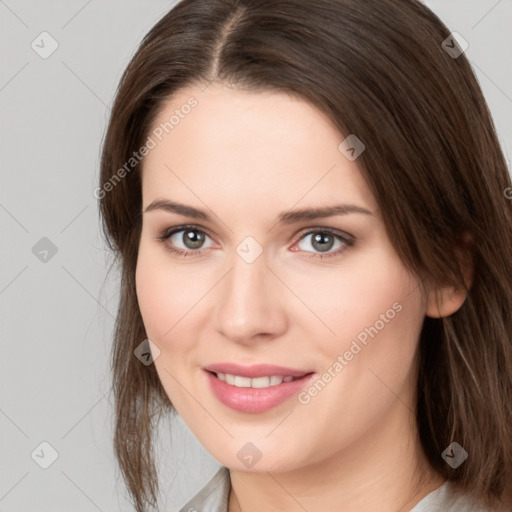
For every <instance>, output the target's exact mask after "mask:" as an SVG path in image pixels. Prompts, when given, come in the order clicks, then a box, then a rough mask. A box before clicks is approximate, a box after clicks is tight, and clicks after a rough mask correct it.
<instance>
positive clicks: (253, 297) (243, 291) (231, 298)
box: [216, 243, 286, 341]
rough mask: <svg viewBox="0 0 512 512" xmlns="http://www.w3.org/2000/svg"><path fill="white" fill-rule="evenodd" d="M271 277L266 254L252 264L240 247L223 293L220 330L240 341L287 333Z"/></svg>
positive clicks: (219, 313)
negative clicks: (280, 332)
mask: <svg viewBox="0 0 512 512" xmlns="http://www.w3.org/2000/svg"><path fill="white" fill-rule="evenodd" d="M240 245H241V248H242V249H243V248H246V246H244V244H243V243H242V244H240ZM272 277H273V276H272V273H271V272H270V270H269V269H268V268H267V261H266V258H265V255H264V254H263V253H261V254H260V255H259V256H258V257H256V258H255V259H254V260H251V258H247V257H246V254H245V253H244V252H243V251H240V247H239V248H238V250H237V253H236V254H233V258H232V264H231V270H230V272H228V274H227V275H226V277H225V279H224V280H223V283H222V287H221V289H220V293H219V301H218V304H217V316H216V318H217V329H218V330H219V331H220V332H222V333H223V334H224V335H225V336H227V337H229V338H232V339H234V340H239V341H242V340H246V339H249V338H251V337H253V336H254V335H256V334H260V333H265V334H278V333H279V331H281V330H282V329H284V327H285V324H286V319H285V312H284V309H283V308H282V304H279V300H278V297H277V295H276V291H277V289H276V286H275V283H272Z"/></svg>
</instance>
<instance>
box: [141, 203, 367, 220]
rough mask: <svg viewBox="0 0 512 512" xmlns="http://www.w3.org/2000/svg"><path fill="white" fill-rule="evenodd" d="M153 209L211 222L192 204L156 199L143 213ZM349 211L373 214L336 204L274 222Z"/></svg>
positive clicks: (280, 217)
mask: <svg viewBox="0 0 512 512" xmlns="http://www.w3.org/2000/svg"><path fill="white" fill-rule="evenodd" d="M153 210H164V211H167V212H171V213H177V214H179V215H184V216H185V217H190V218H193V219H199V220H203V221H205V222H213V220H212V217H211V216H210V215H209V214H208V213H206V212H205V211H204V210H199V209H198V208H194V207H193V206H188V205H185V204H181V203H177V202H174V201H168V200H166V199H156V200H155V201H153V202H152V203H151V204H150V205H148V206H147V207H146V209H145V210H144V213H147V212H151V211H153ZM350 213H359V214H363V215H370V216H373V213H372V212H371V211H370V210H367V209H366V208H362V207H361V206H357V205H354V204H337V205H333V206H326V207H321V208H304V209H302V210H292V211H285V212H282V213H280V214H279V215H278V217H277V220H276V222H275V224H294V223H296V222H301V221H305V220H314V219H321V218H325V217H332V216H334V215H348V214H350Z"/></svg>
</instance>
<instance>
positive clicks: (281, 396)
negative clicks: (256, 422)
mask: <svg viewBox="0 0 512 512" xmlns="http://www.w3.org/2000/svg"><path fill="white" fill-rule="evenodd" d="M214 366H215V367H216V368H223V369H224V371H223V370H220V369H219V370H217V371H218V372H221V373H231V374H233V375H240V376H241V377H250V378H256V377H264V376H272V375H279V376H282V377H286V376H290V375H291V376H292V377H296V378H295V379H294V380H292V381H290V382H282V383H281V384H278V385H277V386H269V387H267V388H239V387H236V386H232V385H231V384H228V383H227V382H224V381H222V380H220V379H219V378H218V377H217V376H216V375H215V373H212V372H213V371H214V370H210V368H213V366H209V367H208V368H207V369H206V368H205V369H206V371H205V375H206V378H207V379H208V383H209V385H210V389H211V390H212V392H213V394H214V395H215V396H216V397H217V399H218V400H219V401H220V402H221V403H223V404H224V405H225V406H226V407H229V408H230V409H234V410H235V411H239V412H246V413H253V414H254V413H261V412H265V411H268V410H269V409H272V408H273V407H276V406H278V405H279V404H281V403H283V402H284V401H285V400H286V399H287V398H289V397H291V396H293V395H297V394H298V393H299V392H300V390H301V389H302V388H304V387H305V386H306V384H307V383H308V382H309V381H310V380H311V378H312V377H313V376H314V373H313V372H310V373H306V372H304V371H300V370H292V369H290V368H283V367H279V366H271V365H256V366H251V367H245V368H244V367H241V366H238V365H234V364H233V365H232V364H229V365H228V364H222V365H214ZM217 371H216V372H217ZM249 373H250V374H251V375H248V374H249Z"/></svg>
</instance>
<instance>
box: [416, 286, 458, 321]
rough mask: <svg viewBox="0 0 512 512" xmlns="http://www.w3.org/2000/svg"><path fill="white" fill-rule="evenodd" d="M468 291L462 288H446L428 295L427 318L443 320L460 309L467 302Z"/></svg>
mask: <svg viewBox="0 0 512 512" xmlns="http://www.w3.org/2000/svg"><path fill="white" fill-rule="evenodd" d="M466 296H467V294H466V291H465V290H464V289H462V288H459V289H457V288H455V287H453V286H446V287H443V288H438V289H437V290H435V291H432V292H430V293H429V294H428V297H427V310H426V312H425V314H426V316H429V317H430V318H443V317H446V316H450V315H452V314H453V313H455V312H456V311H457V310H459V309H460V307H461V306H462V304H464V301H465V300H466Z"/></svg>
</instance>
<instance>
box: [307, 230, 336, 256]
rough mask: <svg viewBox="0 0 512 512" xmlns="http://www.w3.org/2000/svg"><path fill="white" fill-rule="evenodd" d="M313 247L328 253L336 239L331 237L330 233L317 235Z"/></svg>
mask: <svg viewBox="0 0 512 512" xmlns="http://www.w3.org/2000/svg"><path fill="white" fill-rule="evenodd" d="M312 243H313V247H314V248H315V249H316V250H318V251H321V252H325V251H328V250H329V249H331V248H332V245H333V243H334V239H333V236H332V235H329V234H328V233H317V234H316V235H315V236H314V237H313V242H312Z"/></svg>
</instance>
